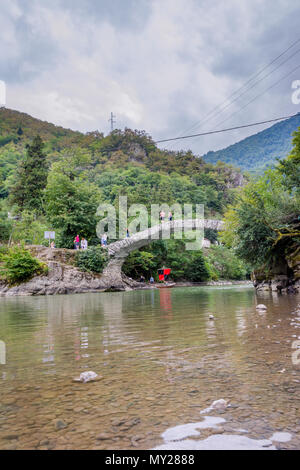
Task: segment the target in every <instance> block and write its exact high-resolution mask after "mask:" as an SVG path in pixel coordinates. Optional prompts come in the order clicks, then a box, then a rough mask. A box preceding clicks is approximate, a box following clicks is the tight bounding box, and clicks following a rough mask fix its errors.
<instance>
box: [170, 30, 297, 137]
mask: <svg viewBox="0 0 300 470" xmlns="http://www.w3.org/2000/svg"><path fill="white" fill-rule="evenodd" d="M299 42H300V38H298V39H297V40H296V41H295V42H293V43H292V44H291V45H290V46H289V47H288V48H287V49H285V50H284V51H283V52H282V53H281V54H279V55H278V56H277V57H275V58H274V59H273V60H272V61H271V62H269V63H268V64H267V65H265V66H264V67H263V68H262V69H260V70H259V71H258V72H257V73H255V74H254V75H253V76H252V77H250V78H249V79H248V80H247V81H246V82H245V83H244V84H243V85H242V86H241V87H239V88H238V89H237V90H236V91H234V92H233V93H232V94H231V95H229V96H228V97H227V98H226V99H225V100H224V101H223V102H222V103H221V104H219V105H217V106H215V107H214V108H213V109H212V110H211V111H210V112H208V113H207V114H206V116H204V117H203V118H202V119H201V120H200V121H197V122H196V123H195V124H194V125H192V126H190V127H189V128H187V129H186V130H185V131H184V132H183V133H186V132H188V131H190V130H192V129H193V128H194V127H197V126H199V125H201V124H203V123H205V122H207V121H208V120H211V119H212V118H213V117H216V116H217V115H218V114H219V113H221V112H222V111H224V110H225V109H226V108H228V107H229V106H230V105H231V104H232V103H233V102H235V101H236V100H237V99H238V98H239V97H241V96H242V95H244V94H245V93H246V92H247V91H249V90H250V89H252V88H253V87H254V86H256V85H257V84H258V83H259V82H261V81H262V80H264V79H265V78H267V77H268V76H269V75H271V74H272V73H274V72H275V71H276V70H278V68H279V67H281V66H282V65H283V64H284V63H286V62H287V61H288V60H290V59H291V58H292V57H293V56H294V55H296V54H297V53H298V52H299V50H297V51H296V52H295V53H293V54H292V55H291V56H290V57H289V58H288V59H286V60H285V61H283V62H282V63H281V64H279V65H278V66H277V67H276V68H275V69H273V70H272V71H270V72H269V73H268V74H267V75H265V76H264V77H262V78H260V79H259V80H257V81H256V82H254V84H252V85H251V87H248V88H247V85H249V84H250V83H251V82H253V81H254V80H255V79H256V78H257V77H259V76H260V75H261V74H262V73H263V72H264V71H265V70H266V69H267V68H268V67H270V66H271V65H272V64H274V63H275V62H276V61H277V60H278V59H280V58H281V57H282V56H283V55H284V54H286V53H287V52H288V51H289V50H290V49H292V48H293V47H294V46H295V45H296V44H297V43H299ZM244 88H246V90H244V91H243V92H242V93H241V94H239V95H238V96H236V97H235V98H234V100H231V98H232V97H234V96H235V95H236V94H237V93H238V92H239V91H241V90H243V89H244ZM224 105H226V106H225V107H224ZM178 137H180V136H178Z"/></svg>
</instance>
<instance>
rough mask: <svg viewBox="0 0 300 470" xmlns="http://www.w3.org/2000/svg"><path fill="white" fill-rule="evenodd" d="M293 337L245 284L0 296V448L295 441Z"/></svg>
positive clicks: (284, 300)
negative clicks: (89, 377)
mask: <svg viewBox="0 0 300 470" xmlns="http://www.w3.org/2000/svg"><path fill="white" fill-rule="evenodd" d="M260 303H263V304H265V305H266V306H267V311H257V310H256V305H257V304H260ZM211 315H213V317H214V318H213V319H211V318H210V316H211ZM299 339H300V296H299V295H291V296H286V295H285V296H278V295H277V294H274V295H272V294H270V293H260V294H257V293H256V292H255V291H254V289H253V288H251V287H249V286H240V287H239V286H234V287H230V286H228V287H188V288H176V289H153V290H141V291H133V292H120V293H101V294H82V295H69V296H49V297H14V298H0V340H2V342H4V343H5V346H6V364H2V365H0V449H120V450H121V449H153V448H161V449H201V448H237V449H238V448H264V449H275V448H277V449H278V448H280V449H283V448H284V449H299V448H300V365H299V364H297V363H298V362H300V361H297V358H299V359H300V351H299V354H298V355H297V350H296V349H295V348H296V346H297V343H295V342H296V341H298V342H299ZM2 344H3V343H2ZM298 346H299V344H298ZM293 348H294V349H293ZM292 358H293V359H294V360H293V361H292ZM2 362H4V361H3V357H2ZM89 370H91V371H95V372H96V373H97V374H99V375H100V376H101V380H99V381H97V382H93V383H92V382H91V383H87V384H81V383H76V382H74V381H73V379H74V378H75V377H77V376H79V375H80V373H82V372H84V371H89ZM220 399H223V400H226V401H227V404H226V406H225V407H223V408H221V409H217V410H214V409H212V410H210V409H207V408H209V407H210V405H211V404H212V402H214V401H215V400H220ZM205 410H206V411H205Z"/></svg>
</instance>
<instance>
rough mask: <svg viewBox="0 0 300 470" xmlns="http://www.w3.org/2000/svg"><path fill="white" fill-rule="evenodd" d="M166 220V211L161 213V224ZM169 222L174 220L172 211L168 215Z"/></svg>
mask: <svg viewBox="0 0 300 470" xmlns="http://www.w3.org/2000/svg"><path fill="white" fill-rule="evenodd" d="M165 218H166V213H165V212H164V211H160V213H159V219H160V221H161V222H164V221H165ZM168 220H169V221H170V222H171V221H172V220H173V213H172V212H171V211H170V212H169V215H168Z"/></svg>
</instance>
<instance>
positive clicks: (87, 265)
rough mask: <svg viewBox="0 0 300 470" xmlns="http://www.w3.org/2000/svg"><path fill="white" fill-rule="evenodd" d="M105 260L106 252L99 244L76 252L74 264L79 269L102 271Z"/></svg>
mask: <svg viewBox="0 0 300 470" xmlns="http://www.w3.org/2000/svg"><path fill="white" fill-rule="evenodd" d="M106 262H107V256H106V253H104V252H103V250H102V248H101V247H100V246H92V247H90V248H88V249H87V250H79V251H77V253H76V257H75V264H76V266H77V267H78V268H79V269H81V271H87V272H94V273H102V271H103V269H104V267H105V265H106Z"/></svg>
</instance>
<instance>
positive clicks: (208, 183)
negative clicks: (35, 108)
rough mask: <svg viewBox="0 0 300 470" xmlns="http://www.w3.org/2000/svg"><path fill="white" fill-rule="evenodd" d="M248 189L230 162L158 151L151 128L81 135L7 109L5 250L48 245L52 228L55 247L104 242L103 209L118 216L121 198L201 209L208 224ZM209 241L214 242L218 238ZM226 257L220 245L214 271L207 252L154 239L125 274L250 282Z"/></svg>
mask: <svg viewBox="0 0 300 470" xmlns="http://www.w3.org/2000/svg"><path fill="white" fill-rule="evenodd" d="M245 182H246V179H245V177H244V176H243V174H242V173H241V172H240V170H238V169H236V168H234V167H232V166H230V165H226V164H225V163H221V162H219V163H218V164H216V165H212V164H209V163H205V162H204V160H203V159H201V158H198V157H196V156H195V155H193V154H192V152H183V151H182V152H168V151H163V150H160V149H158V148H157V147H156V145H155V143H154V142H153V140H152V138H151V137H150V136H149V135H147V134H146V133H145V132H144V131H137V130H135V131H133V130H131V129H125V130H124V131H120V130H115V131H113V132H112V133H111V134H109V135H108V136H104V135H103V134H102V133H100V132H98V131H95V132H92V133H87V134H82V133H80V132H73V131H71V130H67V129H63V128H60V127H56V126H54V125H53V124H49V123H46V122H41V121H39V120H37V119H34V118H32V117H30V116H28V115H26V114H23V113H19V112H16V111H11V110H7V109H1V110H0V242H2V243H3V242H4V243H6V242H7V241H8V240H10V241H12V242H17V243H19V242H21V243H29V244H42V243H45V240H44V231H45V230H55V231H56V246H57V247H65V248H72V247H73V240H74V237H75V236H76V235H77V234H79V235H80V237H85V238H86V239H87V240H88V242H89V245H94V246H96V245H99V239H97V237H96V225H97V222H98V219H97V217H96V212H97V207H98V206H99V204H100V203H103V202H109V203H112V204H114V205H115V208H116V210H117V211H118V197H119V196H125V195H126V196H127V197H128V204H129V205H130V204H132V203H138V204H145V205H146V206H147V208H150V205H151V204H154V203H156V204H162V203H167V204H169V205H172V204H174V203H180V204H184V203H189V204H204V206H205V215H206V216H207V217H210V218H221V217H222V216H223V214H224V212H225V210H226V208H227V206H228V205H229V204H231V203H233V202H234V200H235V193H236V191H237V188H239V187H241V186H243V185H244V184H245ZM8 214H9V215H8ZM206 236H207V237H209V238H210V239H211V240H215V239H216V236H217V234H216V233H211V232H207V233H206ZM110 241H112V240H110ZM222 250H223V251H222ZM224 250H225V251H226V250H227V249H226V248H222V247H220V249H219V251H216V253H215V258H214V259H215V264H214V261H213V260H210V264H209V265H208V264H207V263H208V261H204V259H203V256H202V253H201V252H185V251H184V249H183V245H182V242H181V241H177V240H171V241H170V242H169V243H167V242H157V243H154V244H153V246H149V247H148V248H147V249H146V250H145V251H142V252H138V253H137V254H134V255H133V256H132V257H130V258H129V259H128V263H127V266H125V268H124V269H125V270H126V272H127V273H128V274H131V275H132V276H134V275H137V273H144V274H149V273H150V271H153V270H156V269H157V267H159V266H160V265H161V264H162V263H168V264H171V266H172V268H173V275H174V277H176V278H180V277H185V278H187V277H188V278H190V279H192V278H193V277H194V276H196V279H195V280H201V279H203V280H204V279H208V278H211V277H214V278H218V277H219V275H220V273H221V272H222V273H223V274H222V275H225V274H224V273H227V274H226V275H227V277H233V278H241V277H244V276H245V275H246V269H245V267H244V266H243V265H241V263H240V261H239V260H237V259H236V258H235V256H234V254H233V253H232V252H230V251H229V250H227V251H226V253H225V252H224ZM215 266H216V267H215ZM195 273H196V274H195ZM197 273H198V274H197Z"/></svg>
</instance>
